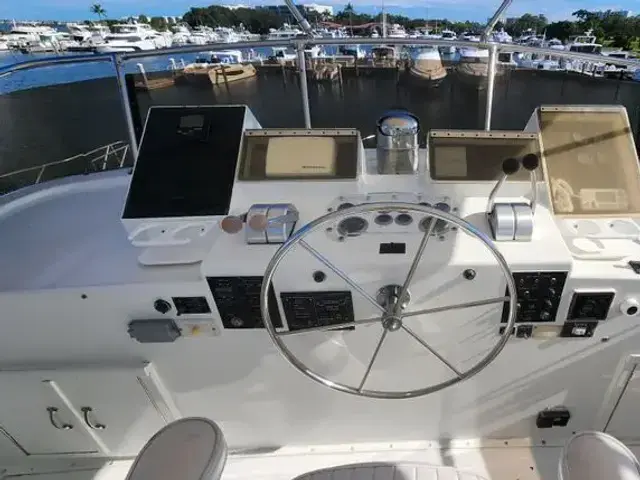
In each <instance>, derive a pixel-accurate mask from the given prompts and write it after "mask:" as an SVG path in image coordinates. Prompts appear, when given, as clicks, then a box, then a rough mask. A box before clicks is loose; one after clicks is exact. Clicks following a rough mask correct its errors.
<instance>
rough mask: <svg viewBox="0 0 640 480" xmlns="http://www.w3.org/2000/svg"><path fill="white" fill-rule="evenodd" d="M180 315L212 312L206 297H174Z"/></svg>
mask: <svg viewBox="0 0 640 480" xmlns="http://www.w3.org/2000/svg"><path fill="white" fill-rule="evenodd" d="M172 300H173V304H174V305H175V306H176V311H177V312H178V315H189V314H194V315H195V314H201V313H211V308H209V303H208V302H207V299H206V298H205V297H173V299H172Z"/></svg>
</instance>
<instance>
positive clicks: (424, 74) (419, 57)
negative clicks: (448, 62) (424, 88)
mask: <svg viewBox="0 0 640 480" xmlns="http://www.w3.org/2000/svg"><path fill="white" fill-rule="evenodd" d="M409 74H410V75H411V76H412V77H414V78H415V79H417V80H420V81H423V82H425V84H426V85H429V86H434V87H435V86H438V85H439V84H440V82H442V80H443V79H444V78H445V77H446V76H447V70H446V69H445V68H444V66H443V65H442V59H441V58H440V52H438V48H437V47H423V48H418V49H416V50H415V51H413V52H412V54H411V65H410V67H409Z"/></svg>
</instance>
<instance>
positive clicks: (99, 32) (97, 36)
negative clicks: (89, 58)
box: [88, 23, 111, 43]
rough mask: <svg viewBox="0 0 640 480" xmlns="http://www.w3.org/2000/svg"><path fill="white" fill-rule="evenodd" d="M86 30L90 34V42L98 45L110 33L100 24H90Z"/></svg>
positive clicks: (107, 28) (106, 27)
mask: <svg viewBox="0 0 640 480" xmlns="http://www.w3.org/2000/svg"><path fill="white" fill-rule="evenodd" d="M88 29H89V31H90V32H91V37H92V38H91V40H92V41H93V42H94V43H100V42H101V41H103V40H104V39H105V38H106V36H107V35H109V34H110V33H111V30H110V29H109V27H108V26H106V25H102V24H101V23H92V24H91V25H89V27H88Z"/></svg>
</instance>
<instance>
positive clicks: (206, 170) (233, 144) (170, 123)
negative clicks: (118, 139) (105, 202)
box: [123, 106, 246, 218]
mask: <svg viewBox="0 0 640 480" xmlns="http://www.w3.org/2000/svg"><path fill="white" fill-rule="evenodd" d="M245 112H246V109H245V107H212V106H202V107H153V108H151V109H150V110H149V114H148V116H147V122H146V125H145V130H144V135H143V137H142V142H141V143H140V150H139V153H138V158H137V160H136V166H135V170H134V172H133V177H132V178H131V186H130V188H129V194H128V197H127V201H126V203H125V209H124V213H123V218H166V217H169V218H171V217H192V216H195V217H197V216H212V215H226V214H227V213H229V204H230V202H231V191H232V188H233V181H234V177H235V171H236V164H237V161H238V153H239V150H240V140H241V139H242V132H243V124H244V118H245Z"/></svg>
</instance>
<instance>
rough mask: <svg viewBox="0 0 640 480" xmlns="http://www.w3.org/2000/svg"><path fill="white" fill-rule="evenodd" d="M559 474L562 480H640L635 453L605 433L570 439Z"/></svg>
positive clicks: (561, 461)
mask: <svg viewBox="0 0 640 480" xmlns="http://www.w3.org/2000/svg"><path fill="white" fill-rule="evenodd" d="M558 470H559V473H558V478H559V479H560V480H640V464H639V463H638V460H637V459H636V456H635V455H634V454H633V452H631V450H629V449H628V448H627V447H626V446H625V445H623V444H622V442H620V441H619V440H617V439H616V438H614V437H612V436H611V435H607V434H606V433H602V432H580V433H578V434H576V435H574V436H573V437H572V438H571V439H569V441H568V442H567V444H566V445H565V447H564V449H563V451H562V455H561V457H560V464H559V467H558Z"/></svg>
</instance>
